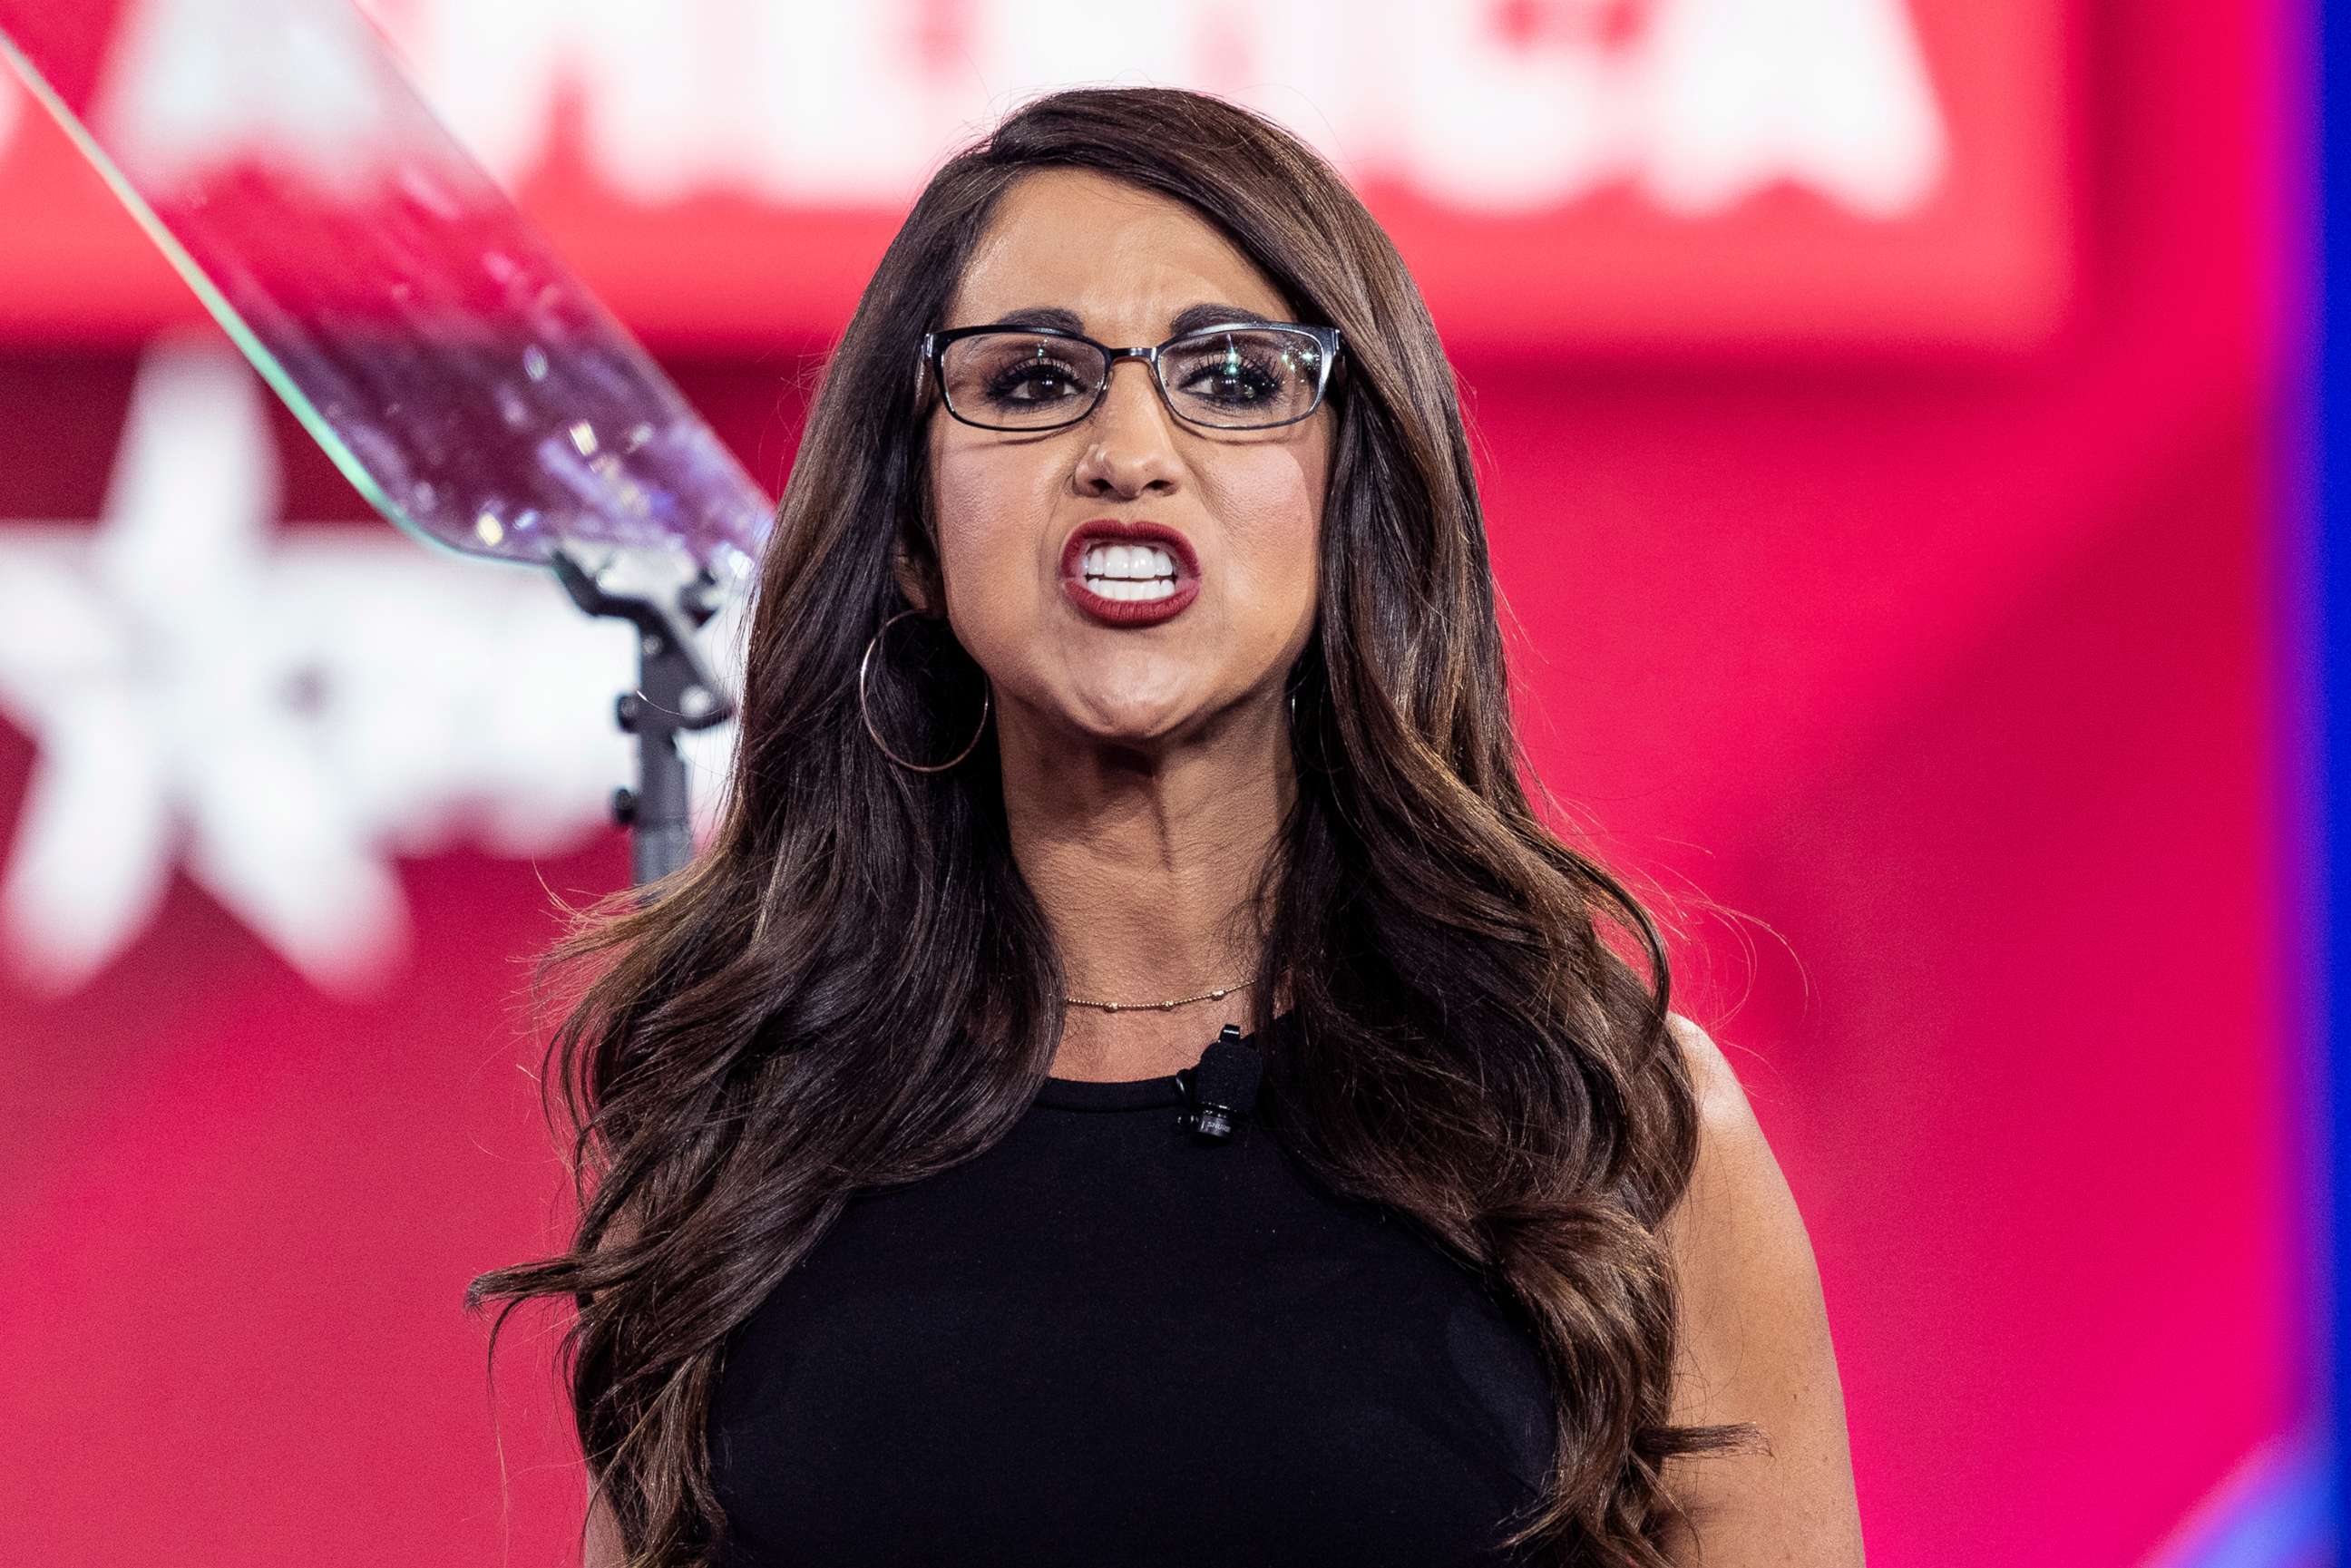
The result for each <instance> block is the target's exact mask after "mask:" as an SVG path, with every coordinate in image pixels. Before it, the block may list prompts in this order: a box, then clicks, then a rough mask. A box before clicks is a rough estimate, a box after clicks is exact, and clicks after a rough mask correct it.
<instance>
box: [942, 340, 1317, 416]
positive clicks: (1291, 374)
mask: <svg viewBox="0 0 2351 1568" xmlns="http://www.w3.org/2000/svg"><path fill="white" fill-rule="evenodd" d="M1338 357H1339V329H1337V328H1336V327H1302V326H1298V325H1294V324H1292V323H1289V322H1247V323H1242V322H1236V323H1234V324H1232V325H1230V326H1225V327H1204V328H1202V329H1199V330H1198V331H1196V332H1186V333H1183V334H1181V335H1179V336H1177V337H1174V338H1170V339H1168V340H1166V341H1165V342H1164V343H1162V344H1160V345H1159V346H1158V347H1157V348H1153V349H1113V348H1111V347H1110V346H1108V345H1107V344H1103V343H1097V342H1095V341H1094V340H1092V338H1088V337H1085V336H1083V335H1082V334H1080V333H1077V332H1064V331H1061V329H1058V328H1053V327H956V328H954V329H950V330H948V331H945V332H925V333H924V334H923V360H922V362H923V364H924V365H925V366H926V367H928V368H930V369H932V370H933V371H934V372H935V374H936V375H937V376H938V378H939V386H940V388H941V389H942V390H943V391H944V392H946V403H947V412H948V413H951V414H953V415H954V416H955V417H956V418H957V419H959V420H961V421H962V422H963V423H966V424H971V425H977V426H978V427H979V428H980V429H982V430H1011V431H1022V432H1033V431H1040V430H1058V429H1060V428H1061V426H1063V425H1066V424H1075V423H1078V421H1080V420H1081V419H1083V418H1085V417H1086V416H1087V415H1088V414H1090V413H1093V411H1094V405H1095V404H1097V403H1099V402H1102V393H1103V392H1106V391H1108V390H1109V387H1110V372H1111V370H1112V368H1113V366H1115V365H1116V364H1117V363H1118V361H1121V360H1141V361H1143V362H1144V363H1145V364H1147V365H1149V366H1150V367H1151V376H1152V380H1153V381H1154V382H1155V383H1156V384H1157V385H1158V388H1159V396H1160V398H1161V400H1162V401H1163V402H1165V403H1166V404H1167V407H1168V409H1169V410H1170V411H1171V412H1172V413H1174V414H1175V417H1176V418H1178V419H1180V420H1183V421H1185V422H1186V423H1190V424H1197V425H1204V426H1206V427H1207V428H1209V429H1212V430H1270V429H1272V428H1273V427H1274V426H1276V425H1281V424H1295V423H1298V422H1299V421H1300V420H1301V419H1304V418H1305V417H1306V416H1307V415H1308V414H1310V413H1313V412H1314V411H1315V409H1317V408H1318V407H1320V406H1321V405H1322V392H1323V389H1324V388H1325V387H1326V386H1328V385H1329V384H1330V381H1331V366H1332V361H1335V360H1336V359H1337V358H1338Z"/></svg>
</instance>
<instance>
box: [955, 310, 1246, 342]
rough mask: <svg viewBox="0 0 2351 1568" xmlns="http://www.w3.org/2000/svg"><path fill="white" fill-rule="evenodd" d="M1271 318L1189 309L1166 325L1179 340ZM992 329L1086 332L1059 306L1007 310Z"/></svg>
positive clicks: (1078, 320)
mask: <svg viewBox="0 0 2351 1568" xmlns="http://www.w3.org/2000/svg"><path fill="white" fill-rule="evenodd" d="M1272 319H1273V318H1272V317H1270V316H1265V315H1261V314H1259V312H1257V311H1255V310H1248V309H1244V308H1241V307H1240V306H1238V305H1214V304H1207V305H1189V306H1186V307H1185V308H1183V309H1181V310H1179V311H1177V312H1176V313H1175V316H1174V318H1172V319H1170V320H1169V321H1168V323H1167V332H1168V336H1170V337H1176V338H1180V337H1182V336H1183V335H1184V334H1185V333H1186V332H1196V331H1198V330H1200V329H1202V328H1203V327H1221V326H1224V325H1226V324H1228V323H1229V322H1262V321H1270V320H1272ZM988 325H989V326H991V327H1050V328H1052V329H1054V330H1056V331H1061V332H1080V333H1082V332H1083V331H1085V329H1086V326H1085V319H1084V318H1083V317H1081V316H1080V315H1079V314H1078V313H1077V312H1076V311H1074V310H1065V309H1063V308H1061V307H1060V306H1059V305H1025V306H1022V307H1021V308H1019V309H1018V310H1008V311H1006V312H1005V313H1004V314H1003V315H1001V316H999V317H998V318H997V319H995V320H993V321H991V322H989V323H988Z"/></svg>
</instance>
